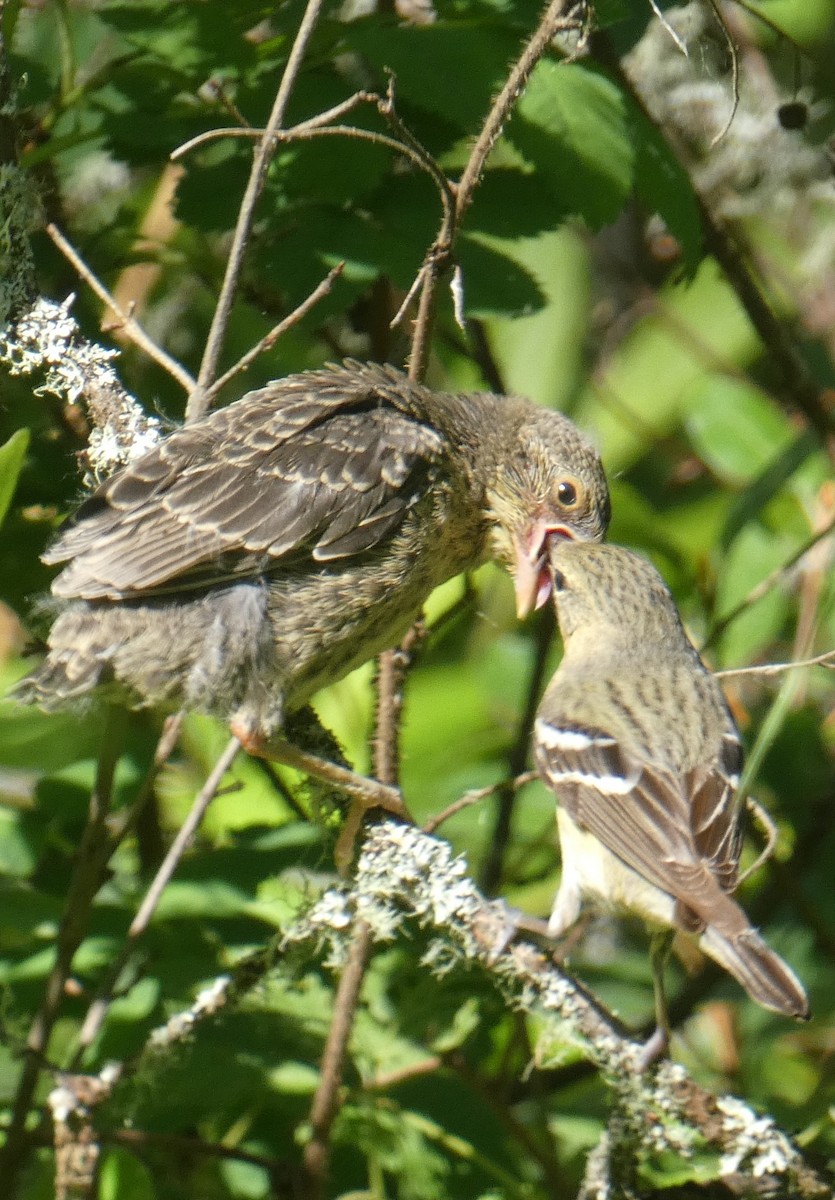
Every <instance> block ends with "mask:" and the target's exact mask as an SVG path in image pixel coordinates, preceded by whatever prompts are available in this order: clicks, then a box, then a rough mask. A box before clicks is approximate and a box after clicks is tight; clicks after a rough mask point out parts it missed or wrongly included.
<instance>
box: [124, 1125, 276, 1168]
mask: <svg viewBox="0 0 835 1200" xmlns="http://www.w3.org/2000/svg"><path fill="white" fill-rule="evenodd" d="M101 1140H102V1141H103V1142H105V1143H108V1142H109V1143H112V1144H114V1145H117V1146H127V1147H128V1148H129V1149H131V1150H133V1151H142V1150H144V1149H146V1148H155V1149H160V1150H168V1151H170V1153H171V1156H172V1158H176V1159H177V1161H178V1162H179V1161H180V1160H181V1159H182V1158H220V1159H224V1160H226V1161H228V1162H243V1163H250V1164H251V1165H252V1166H254V1167H263V1169H264V1170H265V1171H267V1172H268V1173H269V1174H270V1175H275V1174H277V1173H278V1172H279V1171H282V1172H286V1173H287V1174H288V1175H289V1174H290V1173H291V1172H290V1166H289V1164H287V1163H284V1162H283V1161H282V1160H280V1159H277V1158H267V1157H266V1155H264V1154H252V1153H250V1152H249V1151H248V1150H240V1149H238V1148H237V1147H236V1146H224V1145H223V1143H222V1142H207V1141H205V1140H204V1139H203V1138H199V1137H183V1136H182V1135H179V1134H176V1133H159V1132H157V1131H156V1130H150V1129H115V1130H113V1131H112V1132H110V1133H104V1134H102V1136H101Z"/></svg>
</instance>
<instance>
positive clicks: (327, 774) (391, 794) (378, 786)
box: [263, 738, 412, 821]
mask: <svg viewBox="0 0 835 1200" xmlns="http://www.w3.org/2000/svg"><path fill="white" fill-rule="evenodd" d="M263 753H264V757H265V758H269V759H270V760H271V761H272V762H278V763H283V764H284V765H285V766H287V767H292V768H293V769H294V770H295V771H303V772H304V774H305V775H311V776H312V777H313V778H314V779H319V780H321V781H322V783H328V784H330V785H331V787H335V788H338V789H339V790H340V791H343V792H347V794H348V795H349V796H353V797H355V798H356V800H357V801H358V802H359V805H360V807H361V809H362V811H363V812H365V811H366V810H367V809H369V808H382V809H385V811H386V812H390V813H394V814H395V815H396V816H398V817H400V818H402V819H403V820H404V821H411V819H412V818H411V816H410V814H409V810H408V809H407V808H406V805H405V804H404V802H403V797H402V796H401V794H400V790H399V789H398V788H396V787H391V786H390V785H389V784H386V783H380V782H378V781H377V780H376V779H366V778H365V776H364V775H357V773H356V772H355V771H349V770H348V768H347V767H340V766H339V765H338V764H337V763H332V762H328V761H327V760H326V759H324V758H319V757H318V755H316V754H310V753H308V751H307V750H301V749H299V747H298V746H294V745H293V744H292V742H285V741H283V740H282V739H279V738H273V739H272V740H271V741H270V743H269V745H268V746H267V747H266V748H265V750H264V752H263Z"/></svg>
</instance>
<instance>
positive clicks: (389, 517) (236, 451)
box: [45, 364, 446, 599]
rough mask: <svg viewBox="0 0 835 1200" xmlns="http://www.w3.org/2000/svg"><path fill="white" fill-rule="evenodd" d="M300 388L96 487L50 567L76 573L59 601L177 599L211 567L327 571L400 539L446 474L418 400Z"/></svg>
mask: <svg viewBox="0 0 835 1200" xmlns="http://www.w3.org/2000/svg"><path fill="white" fill-rule="evenodd" d="M303 378H304V386H300V384H298V383H296V384H293V382H292V381H287V383H288V386H287V388H286V389H285V387H284V385H283V384H278V385H272V386H270V387H267V388H264V389H262V390H261V391H259V392H253V393H251V394H250V395H249V396H248V397H246V398H245V399H244V400H243V401H241V402H239V403H238V404H236V405H231V406H230V407H229V408H226V409H222V410H220V411H219V412H217V413H213V414H212V415H211V416H210V417H209V418H208V419H207V420H206V421H205V422H202V423H201V425H200V428H199V429H197V430H195V429H193V428H190V427H186V428H184V429H182V430H178V431H176V432H175V433H174V434H172V435H171V436H170V437H169V438H168V439H166V441H165V442H163V443H161V444H160V446H159V447H157V448H156V449H154V450H152V451H151V452H150V453H149V454H148V455H145V456H144V457H143V458H142V459H140V460H139V461H138V462H137V463H136V464H135V465H134V466H132V467H129V468H127V469H126V470H125V471H123V472H121V473H120V474H119V475H117V476H114V478H113V479H112V480H109V481H107V482H106V483H105V484H104V485H102V487H101V488H100V489H99V491H98V492H97V493H95V494H94V496H93V497H91V499H90V501H88V503H87V505H85V506H82V509H81V510H79V514H78V515H77V519H76V520H75V521H74V522H73V523H71V524H70V525H69V526H68V528H67V529H66V530H65V531H64V532H63V534H62V535H61V536H60V538H59V539H58V541H57V542H56V543H55V545H54V546H53V547H51V548H50V550H49V551H48V552H47V554H46V555H45V561H47V562H50V563H57V562H65V561H67V560H71V561H70V563H69V565H68V566H67V567H66V568H65V569H64V571H63V572H62V573H61V574H60V575H59V576H58V578H57V579H56V580H55V583H54V585H53V591H54V593H55V594H56V595H58V596H66V597H73V596H76V597H84V598H86V599H97V598H104V597H108V598H119V597H124V596H129V595H131V594H137V593H140V592H153V591H165V590H173V589H176V587H177V585H178V581H179V580H183V581H184V582H185V581H187V580H189V578H193V577H199V578H201V579H202V580H203V581H204V582H206V583H208V582H211V581H212V578H213V577H214V576H213V572H212V564H213V563H215V564H216V566H217V578H228V577H229V575H230V574H233V575H234V573H235V562H236V560H237V561H238V563H239V568H240V570H241V571H246V572H250V571H252V570H253V569H254V568H255V566H256V564H257V565H258V569H265V568H266V569H269V559H271V558H272V559H275V558H279V557H282V556H284V555H287V554H291V553H295V552H298V551H300V550H302V549H304V548H305V547H307V552H308V553H311V552H312V553H313V555H314V557H315V558H316V559H317V560H319V561H327V560H331V559H335V558H339V557H344V556H346V555H350V554H356V553H360V552H362V551H365V550H368V549H370V548H372V547H373V546H374V545H376V544H378V543H379V542H380V541H381V540H382V539H383V538H385V537H386V536H388V535H389V534H390V533H391V532H392V531H394V530H395V529H396V528H397V526H398V524H399V523H400V521H402V519H403V517H404V516H405V514H406V512H408V511H409V509H410V508H411V507H413V505H414V504H415V503H416V501H417V500H418V499H419V498H420V496H421V495H422V494H423V493H424V492H425V490H426V487H427V486H428V485H429V484H430V483H431V482H432V480H433V479H434V478H435V477H437V474H438V472H439V471H440V470H441V469H442V465H443V463H444V461H445V450H446V443H445V441H444V439H443V437H442V436H441V435H440V434H439V433H438V432H437V431H436V430H434V429H433V428H431V426H429V425H428V424H427V423H426V414H425V413H419V412H418V411H417V410H416V409H415V403H416V399H417V401H419V400H420V397H421V393H422V389H419V388H418V389H416V390H415V389H411V388H410V389H404V388H403V378H402V376H401V375H399V374H398V373H396V372H395V373H391V372H389V371H387V370H386V369H384V368H376V367H373V368H365V367H360V366H359V365H358V364H354V365H349V366H348V367H346V368H332V369H329V370H324V371H321V372H316V373H313V374H312V375H311V374H307V375H305V376H304V377H303ZM378 392H379V394H378ZM363 406H365V407H364V408H363ZM358 408H359V409H360V411H358ZM404 410H406V411H404ZM416 418H421V419H416ZM85 509H86V510H87V512H86V514H85Z"/></svg>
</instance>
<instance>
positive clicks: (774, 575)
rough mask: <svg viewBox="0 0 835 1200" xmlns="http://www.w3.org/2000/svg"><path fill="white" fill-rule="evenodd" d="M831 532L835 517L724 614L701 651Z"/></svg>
mask: <svg viewBox="0 0 835 1200" xmlns="http://www.w3.org/2000/svg"><path fill="white" fill-rule="evenodd" d="M833 531H835V517H833V518H832V519H831V520H829V521H827V523H826V524H825V525H824V526H823V527H822V528H821V529H816V530H815V532H814V533H813V534H812V535H811V536H810V537H809V538H807V540H806V541H805V542H803V543H802V544H801V545H800V546H798V548H797V549H796V550H795V551H794V553H793V554H792V555H791V556H790V557H789V558H787V559H786V561H785V562H784V563H781V564H780V566H779V567H775V568H774V570H773V571H770V572H769V573H768V575H766V577H765V579H761V580H760V582H759V583H758V584H756V585H755V586H754V587H753V588H751V591H750V592H749V593H748V595H747V596H746V597H745V599H744V600H740V602H739V604H737V605H735V606H734V607H733V608H732V609H731V611H730V612H728V613H725V615H724V617H721V618H720V620H718V621H717V622H716V624H715V625H714V626H713V628H712V629H711V630H710V633H709V634H708V636H707V639H706V640H705V642H704V643H703V645H702V650H706V649H707V648H708V647H710V646H714V645H715V644H716V642H717V641H718V640H719V638H720V637H721V636H722V634H723V633H724V632H725V630H726V629H727V628H728V626H729V625H730V624H732V623H733V622H734V621H735V620H736V619H737V617H739V616H741V615H742V613H744V612H746V611H747V610H748V609H749V608H750V607H751V606H752V605H753V604H756V603H757V601H759V600H762V599H763V597H764V596H767V595H768V593H769V592H770V591H771V589H772V588H773V587H775V586H776V584H778V583H779V582H780V581H781V580H782V579H784V578H785V576H786V575H788V573H789V571H791V570H792V568H793V567H795V566H797V564H798V563H799V562H800V560H801V559H802V558H803V557H804V555H806V554H808V553H809V551H810V550H812V549H813V548H814V547H815V546H817V544H818V542H820V541H822V540H823V539H824V538H825V537H827V536H828V535H829V534H830V533H832V532H833ZM743 669H744V670H748V669H749V668H740V670H743ZM750 669H751V670H757V671H760V670H762V668H760V667H757V668H750Z"/></svg>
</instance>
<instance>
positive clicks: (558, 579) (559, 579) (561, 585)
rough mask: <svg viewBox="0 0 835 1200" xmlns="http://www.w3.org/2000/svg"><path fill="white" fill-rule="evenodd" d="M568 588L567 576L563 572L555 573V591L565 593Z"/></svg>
mask: <svg viewBox="0 0 835 1200" xmlns="http://www.w3.org/2000/svg"><path fill="white" fill-rule="evenodd" d="M565 588H566V583H565V576H564V575H563V573H562V571H554V591H555V592H564V591H565Z"/></svg>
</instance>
